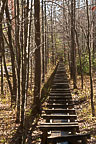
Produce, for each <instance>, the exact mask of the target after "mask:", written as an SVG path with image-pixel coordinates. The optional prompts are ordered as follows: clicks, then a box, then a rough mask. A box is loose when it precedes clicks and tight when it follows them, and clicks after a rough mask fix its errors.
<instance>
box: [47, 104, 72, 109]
mask: <svg viewBox="0 0 96 144" xmlns="http://www.w3.org/2000/svg"><path fill="white" fill-rule="evenodd" d="M47 107H48V108H63V109H67V108H69V109H71V108H74V105H73V104H68V105H63V104H47Z"/></svg>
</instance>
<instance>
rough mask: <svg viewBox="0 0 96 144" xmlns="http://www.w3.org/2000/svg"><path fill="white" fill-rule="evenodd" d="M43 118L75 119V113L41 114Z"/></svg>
mask: <svg viewBox="0 0 96 144" xmlns="http://www.w3.org/2000/svg"><path fill="white" fill-rule="evenodd" d="M41 117H43V118H44V119H71V118H72V119H77V115H63V114H60V115H59V114H56V115H48V114H47V115H45V114H44V115H43V114H42V115H41Z"/></svg>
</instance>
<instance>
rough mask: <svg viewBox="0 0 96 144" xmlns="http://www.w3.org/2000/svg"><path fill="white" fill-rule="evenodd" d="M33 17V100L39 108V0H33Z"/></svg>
mask: <svg viewBox="0 0 96 144" xmlns="http://www.w3.org/2000/svg"><path fill="white" fill-rule="evenodd" d="M37 10H38V11H37ZM34 18H35V45H36V49H35V87H34V102H35V104H36V105H37V109H39V106H40V101H39V100H40V87H41V53H40V0H34Z"/></svg>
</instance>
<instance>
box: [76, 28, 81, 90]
mask: <svg viewBox="0 0 96 144" xmlns="http://www.w3.org/2000/svg"><path fill="white" fill-rule="evenodd" d="M75 33H76V41H77V46H78V53H79V61H80V74H81V85H82V89H83V71H82V62H81V50H80V46H79V40H78V34H77V31H76V30H75Z"/></svg>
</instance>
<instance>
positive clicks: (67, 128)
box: [39, 125, 79, 132]
mask: <svg viewBox="0 0 96 144" xmlns="http://www.w3.org/2000/svg"><path fill="white" fill-rule="evenodd" d="M39 129H40V130H41V131H42V130H43V131H44V130H46V131H52V130H59V131H70V132H72V131H73V130H74V129H75V130H76V131H78V129H79V126H78V125H60V126H59V125H50V126H49V125H40V126H39Z"/></svg>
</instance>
